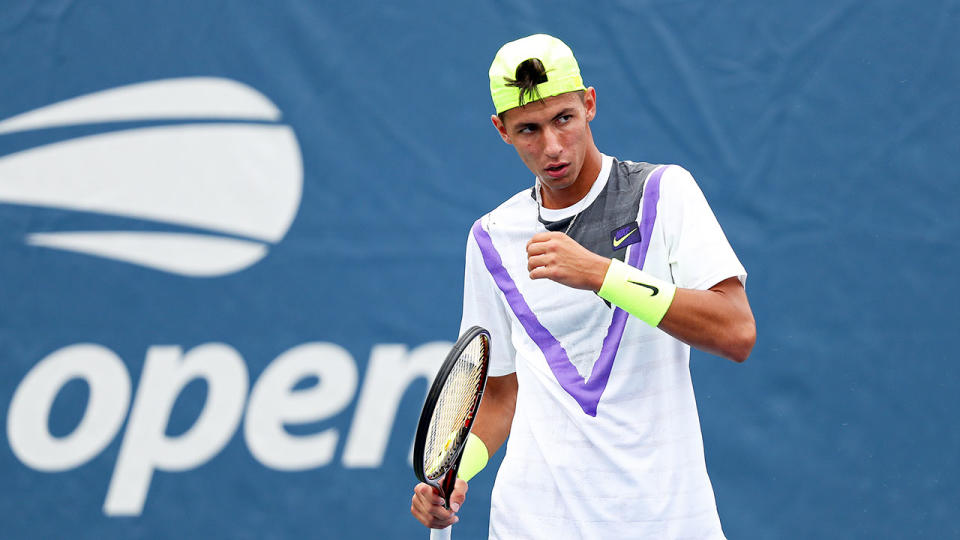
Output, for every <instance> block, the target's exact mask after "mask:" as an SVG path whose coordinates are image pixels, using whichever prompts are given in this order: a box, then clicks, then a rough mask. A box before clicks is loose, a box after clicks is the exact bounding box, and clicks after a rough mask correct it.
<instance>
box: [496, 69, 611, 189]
mask: <svg viewBox="0 0 960 540" xmlns="http://www.w3.org/2000/svg"><path fill="white" fill-rule="evenodd" d="M596 112H597V101H596V93H595V92H594V90H593V88H588V89H587V90H586V92H584V94H583V95H582V96H581V94H580V93H579V92H568V93H566V94H560V95H558V96H552V97H548V98H546V99H545V100H543V101H534V102H532V103H528V104H526V105H524V106H523V107H517V108H515V109H510V110H508V111H506V113H505V114H504V118H503V121H500V118H499V117H497V116H493V117H492V120H493V124H494V125H495V126H496V127H497V130H498V131H499V132H500V136H501V137H502V138H503V140H504V142H506V143H508V144H511V145H513V147H514V148H516V150H517V154H519V156H520V159H521V160H522V161H523V163H524V165H526V166H527V168H528V169H530V170H531V171H532V172H533V174H535V175H536V176H537V177H538V178H540V183H541V186H542V188H543V196H544V199H545V200H546V199H548V198H552V199H554V200H556V199H558V198H559V199H566V198H567V197H563V193H562V192H563V191H564V190H568V188H571V187H573V188H574V189H573V190H571V191H575V192H579V191H581V190H579V189H577V187H578V186H580V185H582V184H583V183H584V182H587V183H589V182H591V181H592V180H593V178H589V179H581V178H580V173H581V170H582V169H583V165H584V161H585V160H586V159H587V155H588V151H589V150H590V149H592V148H593V147H594V145H593V135H592V133H591V132H590V121H591V120H593V117H594V116H595V115H596ZM578 180H579V182H578ZM587 188H588V189H589V186H587ZM584 194H585V191H584ZM581 195H582V194H581ZM575 200H576V199H575Z"/></svg>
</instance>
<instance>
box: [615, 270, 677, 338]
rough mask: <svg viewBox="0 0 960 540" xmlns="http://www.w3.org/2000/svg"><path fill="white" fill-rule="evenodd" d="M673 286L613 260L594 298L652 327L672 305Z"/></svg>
mask: <svg viewBox="0 0 960 540" xmlns="http://www.w3.org/2000/svg"><path fill="white" fill-rule="evenodd" d="M676 292H677V286H676V285H674V284H673V283H669V282H666V281H664V280H662V279H659V278H655V277H653V276H651V275H650V274H648V273H646V272H644V271H643V270H640V269H639V268H634V267H632V266H630V265H629V264H626V263H623V262H620V261H619V260H617V259H613V260H611V261H610V267H609V268H607V274H606V275H605V276H604V278H603V285H602V286H601V287H600V290H599V291H597V295H599V296H600V298H603V299H604V300H608V301H609V302H610V303H612V304H613V305H615V306H617V307H619V308H622V309H623V310H624V311H626V312H627V313H629V314H631V315H633V316H634V317H636V318H638V319H640V320H641V321H643V322H645V323H647V324H649V325H650V326H653V327H656V326H657V325H658V324H660V321H661V320H663V316H664V315H666V313H667V309H668V308H669V307H670V304H671V303H672V302H673V295H674V294H676Z"/></svg>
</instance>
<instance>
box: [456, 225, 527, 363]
mask: <svg viewBox="0 0 960 540" xmlns="http://www.w3.org/2000/svg"><path fill="white" fill-rule="evenodd" d="M471 326H481V327H483V328H486V329H487V331H489V332H490V368H489V371H488V373H489V376H491V377H499V376H502V375H509V374H510V373H513V372H514V371H516V363H515V358H516V354H517V353H516V350H515V349H514V348H513V342H512V341H511V336H510V319H509V317H508V314H507V311H506V307H505V306H504V303H503V301H502V294H501V292H500V289H498V288H497V286H496V284H495V283H494V281H493V277H492V276H491V275H490V272H488V271H487V267H486V265H485V264H484V263H483V256H482V255H481V253H480V247H479V246H478V245H477V241H476V240H475V239H474V238H473V235H472V234H471V235H470V236H469V237H468V238H467V257H466V265H465V268H464V277H463V318H462V319H461V320H460V334H463V332H465V331H466V330H467V329H468V328H470V327H471Z"/></svg>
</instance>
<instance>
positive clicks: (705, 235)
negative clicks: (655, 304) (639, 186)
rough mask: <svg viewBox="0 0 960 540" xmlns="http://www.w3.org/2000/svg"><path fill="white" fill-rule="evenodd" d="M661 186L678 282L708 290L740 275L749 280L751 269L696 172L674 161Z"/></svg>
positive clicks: (670, 254)
mask: <svg viewBox="0 0 960 540" xmlns="http://www.w3.org/2000/svg"><path fill="white" fill-rule="evenodd" d="M660 190H661V194H662V196H661V199H660V202H661V205H662V206H661V210H660V211H662V212H663V218H664V223H663V224H664V235H665V240H666V245H667V256H668V261H669V263H670V272H671V274H672V275H673V280H674V283H675V284H676V285H677V286H678V287H682V288H685V289H698V290H705V289H709V288H710V287H712V286H714V285H716V284H717V283H720V282H721V281H723V280H725V279H727V278H730V277H734V276H736V277H738V278H739V279H740V282H741V283H744V284H746V279H747V271H746V270H745V269H744V267H743V265H742V264H741V263H740V260H739V259H738V258H737V255H736V254H735V253H734V252H733V248H732V247H730V242H729V241H727V237H726V235H724V234H723V229H722V228H720V223H718V222H717V218H716V216H714V215H713V211H712V210H711V209H710V205H709V204H707V199H706V198H705V197H704V196H703V192H702V191H701V190H700V186H698V185H697V182H696V181H695V180H694V179H693V176H692V175H691V174H690V173H689V172H687V170H686V169H684V168H683V167H679V166H676V165H671V166H670V168H669V169H667V170H666V171H664V175H663V178H662V180H661V188H660Z"/></svg>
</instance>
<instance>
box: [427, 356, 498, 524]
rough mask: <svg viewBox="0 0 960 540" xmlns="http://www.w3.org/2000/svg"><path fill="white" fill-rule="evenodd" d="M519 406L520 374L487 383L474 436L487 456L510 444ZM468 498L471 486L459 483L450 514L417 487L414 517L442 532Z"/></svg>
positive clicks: (438, 500) (429, 493)
mask: <svg viewBox="0 0 960 540" xmlns="http://www.w3.org/2000/svg"><path fill="white" fill-rule="evenodd" d="M516 406H517V374H516V373H511V374H509V375H504V376H502V377H490V378H489V379H487V388H486V390H485V391H484V392H483V400H482V401H480V410H479V411H477V420H476V422H475V423H474V425H473V430H472V433H473V434H475V435H476V436H477V437H479V438H480V440H481V441H483V445H484V446H486V447H487V455H491V456H492V455H493V454H494V453H495V452H496V451H497V449H499V448H500V446H501V445H502V444H503V442H504V441H506V440H507V435H509V434H510V425H511V424H512V423H513V412H514V410H515V409H516ZM466 496H467V483H466V482H464V481H463V480H461V479H457V483H456V486H454V488H453V493H452V494H451V495H450V508H451V509H450V510H447V509H446V508H444V507H443V499H441V498H440V496H439V495H437V493H436V492H435V491H434V490H433V488H432V487H430V486H428V485H427V484H422V483H421V484H417V486H416V487H415V488H414V489H413V500H412V501H411V502H410V513H411V514H413V517H415V518H417V521H419V522H420V523H423V524H424V525H426V526H427V527H430V528H432V529H442V528H445V527H448V526H450V525H452V524H454V523H456V522H457V517H456V513H457V511H458V510H460V505H462V504H463V502H464V500H465V499H466Z"/></svg>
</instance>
